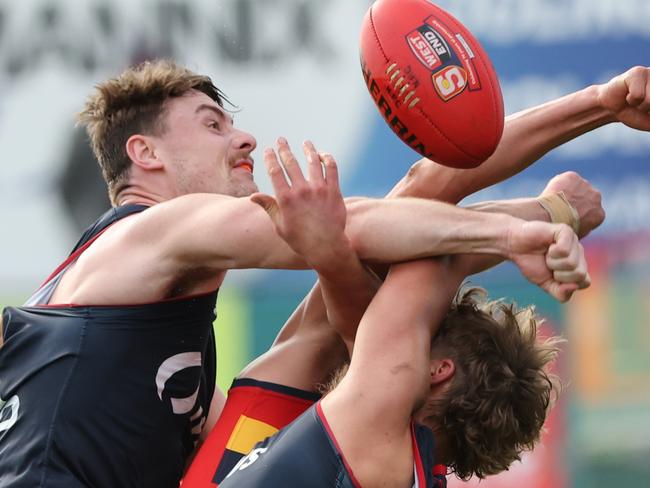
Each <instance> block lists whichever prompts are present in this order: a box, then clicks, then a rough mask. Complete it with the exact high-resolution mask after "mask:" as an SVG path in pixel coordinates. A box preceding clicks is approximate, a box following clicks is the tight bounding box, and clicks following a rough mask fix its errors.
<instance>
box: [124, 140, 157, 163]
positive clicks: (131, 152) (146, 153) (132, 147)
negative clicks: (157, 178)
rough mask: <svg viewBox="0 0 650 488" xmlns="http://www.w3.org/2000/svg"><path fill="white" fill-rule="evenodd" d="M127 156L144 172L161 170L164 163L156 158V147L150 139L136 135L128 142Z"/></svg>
mask: <svg viewBox="0 0 650 488" xmlns="http://www.w3.org/2000/svg"><path fill="white" fill-rule="evenodd" d="M126 154H127V155H128V156H129V159H131V161H132V162H133V164H135V165H137V166H139V167H140V168H142V169H144V170H152V169H161V168H162V167H163V163H162V161H160V160H159V159H158V158H157V157H156V151H155V145H154V143H153V140H152V139H151V138H150V137H147V136H143V135H141V134H134V135H132V136H131V137H129V139H128V140H127V141H126Z"/></svg>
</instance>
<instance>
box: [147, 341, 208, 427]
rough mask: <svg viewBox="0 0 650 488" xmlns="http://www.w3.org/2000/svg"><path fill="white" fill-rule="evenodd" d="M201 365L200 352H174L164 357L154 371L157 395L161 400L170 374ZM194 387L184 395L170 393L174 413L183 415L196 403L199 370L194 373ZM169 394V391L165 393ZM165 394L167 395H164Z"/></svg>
mask: <svg viewBox="0 0 650 488" xmlns="http://www.w3.org/2000/svg"><path fill="white" fill-rule="evenodd" d="M200 367H201V353H200V352H183V353H180V354H176V355H174V356H172V357H170V358H167V359H165V360H164V361H163V362H162V364H161V365H160V366H159V367H158V372H157V373H156V387H157V389H158V397H159V398H160V400H161V401H164V400H163V394H164V393H166V392H165V390H166V389H168V388H167V387H168V382H169V380H170V379H171V378H172V376H174V375H176V374H178V373H181V372H182V371H184V370H186V369H189V368H200ZM196 377H197V380H196V389H195V390H194V392H193V393H191V394H190V395H188V396H185V397H174V396H171V395H170V398H169V400H170V402H171V405H172V411H173V412H174V413H175V414H176V415H183V414H186V413H189V412H191V411H192V409H193V408H194V406H195V405H196V399H197V397H198V396H199V388H200V386H201V383H200V371H199V372H198V373H197V375H196ZM167 394H168V395H169V393H167ZM165 396H167V395H165Z"/></svg>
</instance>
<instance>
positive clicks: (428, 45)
mask: <svg viewBox="0 0 650 488" xmlns="http://www.w3.org/2000/svg"><path fill="white" fill-rule="evenodd" d="M406 42H407V44H408V45H409V47H410V48H411V51H413V54H415V57H416V58H417V59H418V61H419V62H420V63H421V64H422V65H424V66H425V67H426V68H427V69H428V70H429V71H431V81H432V82H433V87H434V89H435V91H436V93H437V94H438V96H439V97H440V98H441V99H442V100H443V101H445V102H447V101H449V100H451V99H452V98H454V97H455V96H457V95H460V94H461V93H462V92H463V91H465V89H468V90H470V91H474V90H480V89H481V81H480V80H479V77H478V72H477V70H476V67H475V66H474V58H475V54H474V51H473V50H472V48H471V46H470V45H469V43H468V42H467V40H466V39H465V38H464V37H463V35H462V34H461V33H454V32H453V31H452V30H451V29H449V28H448V27H447V25H446V24H444V23H443V22H442V21H440V20H439V19H437V18H436V17H434V16H430V17H427V18H426V19H425V20H424V23H423V24H422V25H421V26H419V27H418V28H417V29H415V30H413V31H411V32H410V33H409V34H408V35H407V36H406Z"/></svg>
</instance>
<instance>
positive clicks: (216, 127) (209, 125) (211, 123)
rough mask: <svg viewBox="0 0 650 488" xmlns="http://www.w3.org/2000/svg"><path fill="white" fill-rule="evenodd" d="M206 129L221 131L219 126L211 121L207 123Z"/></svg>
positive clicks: (214, 121)
mask: <svg viewBox="0 0 650 488" xmlns="http://www.w3.org/2000/svg"><path fill="white" fill-rule="evenodd" d="M208 127H210V128H211V129H215V130H221V125H219V122H217V121H216V120H211V121H209V122H208Z"/></svg>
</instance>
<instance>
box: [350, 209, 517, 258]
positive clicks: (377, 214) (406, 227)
mask: <svg viewBox="0 0 650 488" xmlns="http://www.w3.org/2000/svg"><path fill="white" fill-rule="evenodd" d="M517 223H518V220H517V219H514V218H512V217H510V216H507V215H503V214H491V213H485V212H476V211H472V210H466V209H461V208H458V207H456V206H454V205H449V204H445V203H442V202H436V201H429V200H423V199H415V198H399V199H381V200H371V199H362V200H356V201H353V202H351V203H349V204H348V221H347V227H346V234H347V236H348V238H349V239H350V242H351V243H352V246H353V248H354V249H355V251H356V253H357V255H358V256H359V257H360V258H361V259H363V260H366V261H375V262H388V263H393V262H400V261H406V260H412V259H418V258H422V257H428V256H438V255H445V254H458V253H487V254H497V255H500V256H506V257H507V256H508V252H509V250H508V236H509V229H510V228H511V226H512V225H516V224H517Z"/></svg>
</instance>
